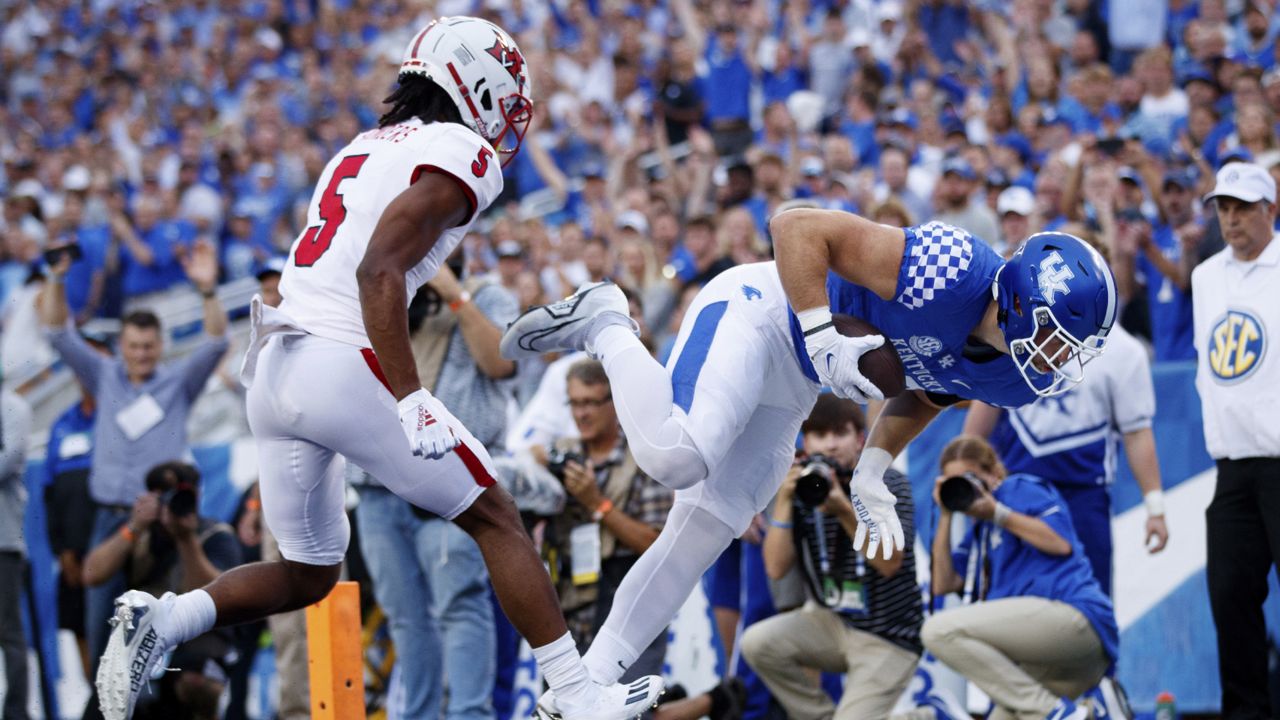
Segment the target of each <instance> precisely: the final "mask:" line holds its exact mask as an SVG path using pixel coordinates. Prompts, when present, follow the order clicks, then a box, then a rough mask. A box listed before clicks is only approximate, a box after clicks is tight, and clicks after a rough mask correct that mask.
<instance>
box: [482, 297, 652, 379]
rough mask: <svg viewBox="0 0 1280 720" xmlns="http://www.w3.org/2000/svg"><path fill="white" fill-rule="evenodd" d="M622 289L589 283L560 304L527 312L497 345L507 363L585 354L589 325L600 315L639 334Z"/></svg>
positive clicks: (539, 307)
mask: <svg viewBox="0 0 1280 720" xmlns="http://www.w3.org/2000/svg"><path fill="white" fill-rule="evenodd" d="M630 309H631V308H630V305H628V303H627V296H626V295H623V294H622V290H621V288H619V287H618V286H617V285H614V284H613V283H612V282H609V281H608V280H606V281H604V282H598V283H588V284H586V285H583V286H582V287H580V288H578V291H577V292H575V293H574V294H572V295H570V296H569V297H567V298H565V299H563V300H561V301H560V302H555V303H551V304H550V305H539V306H537V307H532V308H529V309H528V310H526V311H525V312H524V314H523V315H521V316H520V317H518V318H516V319H515V320H514V321H512V323H511V324H510V325H508V326H507V331H506V332H505V333H503V335H502V342H501V343H500V344H499V345H498V349H499V351H500V352H501V353H502V357H504V358H506V359H508V360H519V359H521V358H528V357H537V356H539V355H542V354H544V353H549V352H557V351H561V350H588V352H590V351H589V349H588V348H587V346H586V345H587V338H588V337H589V336H590V334H591V327H592V325H593V324H594V323H593V322H592V321H593V320H595V319H596V318H597V317H600V316H601V315H603V314H610V315H617V316H618V317H616V318H610V320H616V321H617V322H619V323H621V324H625V325H628V326H629V327H631V329H632V332H637V333H638V332H639V328H637V327H636V324H635V322H634V321H632V320H631V314H630Z"/></svg>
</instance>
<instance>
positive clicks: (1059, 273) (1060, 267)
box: [1036, 250, 1076, 305]
mask: <svg viewBox="0 0 1280 720" xmlns="http://www.w3.org/2000/svg"><path fill="white" fill-rule="evenodd" d="M1075 276H1076V274H1075V273H1074V272H1071V268H1069V267H1067V264H1066V262H1064V261H1063V260H1062V254H1061V253H1059V252H1058V251H1057V250H1055V251H1053V252H1051V253H1049V255H1048V256H1047V257H1046V258H1045V259H1044V260H1041V261H1040V273H1039V274H1038V275H1037V276H1036V282H1037V283H1039V285H1040V294H1041V295H1043V296H1044V301H1045V302H1046V303H1047V304H1049V305H1052V304H1053V301H1054V298H1055V297H1056V296H1057V294H1058V293H1062V294H1063V295H1068V294H1070V293H1071V288H1070V287H1069V286H1068V285H1067V281H1068V280H1070V279H1071V278H1073V277H1075Z"/></svg>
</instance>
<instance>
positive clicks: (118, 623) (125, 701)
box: [94, 603, 159, 720]
mask: <svg viewBox="0 0 1280 720" xmlns="http://www.w3.org/2000/svg"><path fill="white" fill-rule="evenodd" d="M139 610H143V611H145V610H146V608H144V607H135V606H132V605H129V604H128V603H122V604H120V606H119V607H117V608H116V614H115V616H114V617H113V618H112V620H113V623H114V627H112V628H111V636H110V637H109V638H108V640H107V649H106V650H105V651H104V652H103V654H102V660H101V662H100V663H99V665H98V675H97V677H95V678H94V687H96V688H97V690H98V709H99V710H100V711H101V712H102V715H103V718H105V720H129V716H130V715H131V714H132V713H131V709H130V707H129V706H130V702H129V701H130V700H131V699H133V698H136V697H137V696H138V694H139V693H141V691H142V687H143V686H144V685H146V684H147V683H148V682H149V681H150V677H146V676H141V675H137V674H136V673H134V672H133V670H134V668H135V667H141V668H146V667H147V666H148V665H150V664H151V658H152V657H153V656H154V654H155V653H156V652H158V650H159V642H158V640H159V636H158V635H156V631H155V626H154V624H153V623H152V622H150V621H149V620H148V621H147V627H146V630H145V634H143V635H142V639H141V640H139V641H138V644H139V646H142V647H141V651H140V652H139V653H138V657H137V658H135V659H132V660H131V659H130V657H129V656H130V652H129V643H128V642H126V640H125V636H126V635H127V634H128V632H129V629H130V626H131V625H133V618H134V614H135V613H136V612H137V611H139ZM134 630H135V637H136V635H137V633H141V632H144V631H143V629H142V628H134Z"/></svg>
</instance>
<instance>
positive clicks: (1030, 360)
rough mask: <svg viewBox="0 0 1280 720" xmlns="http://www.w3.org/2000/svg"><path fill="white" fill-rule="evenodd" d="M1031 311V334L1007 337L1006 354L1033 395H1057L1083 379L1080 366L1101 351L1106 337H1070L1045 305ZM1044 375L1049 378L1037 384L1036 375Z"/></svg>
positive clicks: (1082, 371) (1037, 378) (1082, 366)
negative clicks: (1016, 337) (1011, 358)
mask: <svg viewBox="0 0 1280 720" xmlns="http://www.w3.org/2000/svg"><path fill="white" fill-rule="evenodd" d="M1031 314H1032V318H1033V320H1034V322H1033V324H1032V332H1031V334H1030V335H1029V336H1028V337H1025V338H1018V339H1015V340H1010V341H1008V343H1009V354H1010V355H1011V356H1012V357H1013V364H1014V365H1016V366H1017V367H1018V372H1019V373H1021V374H1022V379H1023V380H1025V381H1026V383H1027V385H1028V386H1030V387H1031V389H1032V390H1033V391H1034V392H1035V394H1036V395H1038V396H1039V397H1053V396H1055V395H1061V394H1063V393H1065V392H1067V391H1069V390H1071V389H1072V388H1074V387H1075V386H1077V385H1079V384H1080V383H1081V381H1083V380H1084V366H1085V365H1087V364H1088V363H1089V362H1090V361H1091V360H1093V359H1094V358H1096V357H1098V356H1099V355H1101V354H1102V351H1103V349H1104V348H1105V347H1106V343H1107V338H1106V336H1105V335H1091V336H1089V337H1088V338H1085V339H1084V340H1080V339H1077V338H1075V337H1073V336H1072V335H1071V333H1069V332H1067V330H1066V329H1065V328H1063V327H1062V324H1061V323H1059V322H1058V319H1057V318H1056V317H1054V315H1053V310H1051V309H1050V308H1048V307H1047V306H1040V307H1036V308H1035V309H1033V310H1032V313H1031ZM1046 331H1047V332H1046ZM1045 375H1049V376H1051V377H1052V381H1051V382H1050V383H1049V384H1048V385H1047V386H1045V387H1039V386H1038V384H1037V383H1038V382H1039V378H1042V377H1044V376H1045Z"/></svg>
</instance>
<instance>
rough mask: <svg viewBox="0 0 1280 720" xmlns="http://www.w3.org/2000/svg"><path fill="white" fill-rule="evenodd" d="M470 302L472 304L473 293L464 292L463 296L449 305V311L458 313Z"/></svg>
mask: <svg viewBox="0 0 1280 720" xmlns="http://www.w3.org/2000/svg"><path fill="white" fill-rule="evenodd" d="M469 302H471V293H469V292H467V291H466V290H463V291H462V294H461V295H459V296H458V299H457V300H454V301H453V302H451V303H449V310H450V311H452V312H458V309H459V308H461V307H462V306H463V305H466V304H467V303H469Z"/></svg>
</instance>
